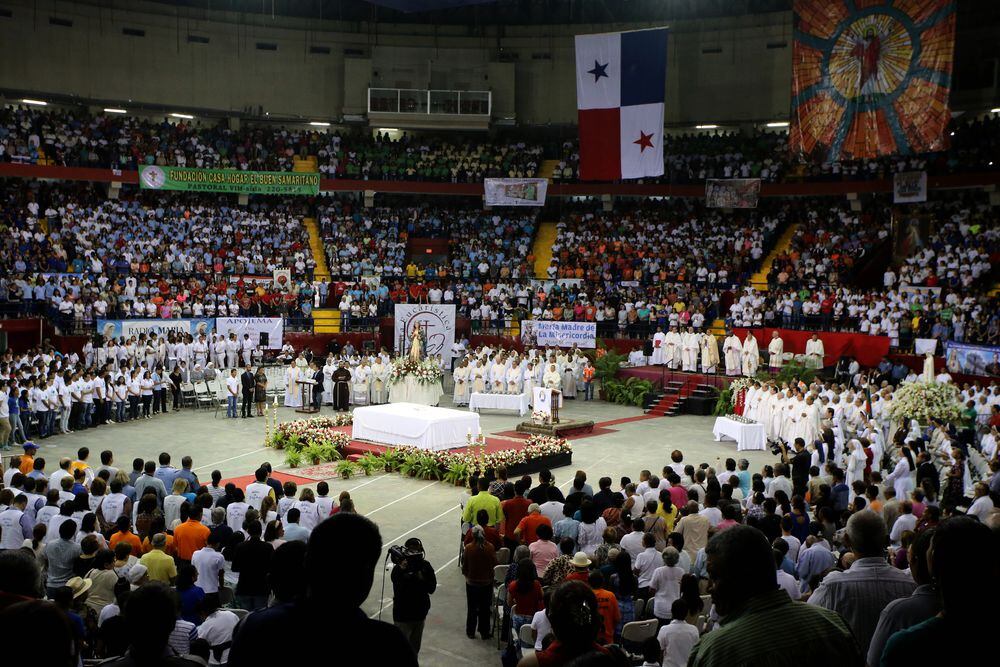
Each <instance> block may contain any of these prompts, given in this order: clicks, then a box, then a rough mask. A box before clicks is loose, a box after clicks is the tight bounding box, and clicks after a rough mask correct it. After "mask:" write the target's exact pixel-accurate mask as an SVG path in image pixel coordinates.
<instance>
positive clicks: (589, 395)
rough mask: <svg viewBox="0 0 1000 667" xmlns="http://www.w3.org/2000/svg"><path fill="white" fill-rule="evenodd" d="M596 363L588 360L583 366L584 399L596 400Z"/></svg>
mask: <svg viewBox="0 0 1000 667" xmlns="http://www.w3.org/2000/svg"><path fill="white" fill-rule="evenodd" d="M594 372H595V370H594V364H592V363H590V362H589V361H588V362H587V365H586V366H584V367H583V400H585V401H592V400H594Z"/></svg>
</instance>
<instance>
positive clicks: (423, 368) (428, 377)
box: [389, 357, 444, 384]
mask: <svg viewBox="0 0 1000 667" xmlns="http://www.w3.org/2000/svg"><path fill="white" fill-rule="evenodd" d="M443 375H444V373H442V372H441V367H440V366H439V365H438V363H437V362H436V361H434V360H433V359H424V360H422V361H414V360H413V359H410V358H407V357H399V358H397V359H395V360H394V361H393V362H392V368H391V369H390V370H389V383H390V384H397V383H399V382H402V381H403V380H404V379H406V378H407V377H412V378H414V379H415V380H416V381H417V382H418V383H420V384H435V383H437V382H440V381H441V377H442V376H443Z"/></svg>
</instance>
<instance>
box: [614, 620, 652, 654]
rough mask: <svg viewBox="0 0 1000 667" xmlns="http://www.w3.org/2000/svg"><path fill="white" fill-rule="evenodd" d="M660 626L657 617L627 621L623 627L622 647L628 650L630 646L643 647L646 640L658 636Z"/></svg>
mask: <svg viewBox="0 0 1000 667" xmlns="http://www.w3.org/2000/svg"><path fill="white" fill-rule="evenodd" d="M658 626H659V621H657V620H656V619H655V618H650V619H646V620H645V621H632V622H631V623H626V624H625V625H624V626H623V627H622V648H624V649H625V650H626V651H628V650H629V647H632V646H634V647H636V648H639V647H641V646H642V643H643V642H644V641H646V640H647V639H649V638H650V637H655V636H656V630H657V627H658Z"/></svg>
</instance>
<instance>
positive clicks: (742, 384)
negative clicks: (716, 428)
mask: <svg viewBox="0 0 1000 667" xmlns="http://www.w3.org/2000/svg"><path fill="white" fill-rule="evenodd" d="M754 381H755V380H754V378H748V377H740V378H736V379H735V380H733V381H732V382H730V383H729V387H728V389H729V407H730V409H733V408H735V407H736V400H737V399H738V398H739V395H740V392H741V391H748V390H749V389H750V387H752V386H753V383H754Z"/></svg>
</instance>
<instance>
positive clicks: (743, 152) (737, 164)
mask: <svg viewBox="0 0 1000 667" xmlns="http://www.w3.org/2000/svg"><path fill="white" fill-rule="evenodd" d="M948 138H949V139H950V142H949V144H950V145H949V147H948V149H947V150H945V151H942V152H939V153H932V154H922V155H900V156H893V157H884V158H873V159H859V160H838V161H828V160H825V159H822V157H821V159H817V160H812V159H805V158H803V157H802V156H799V155H796V154H793V153H790V152H789V150H788V136H787V134H786V133H785V132H783V131H778V130H765V131H761V132H750V133H744V132H735V131H724V130H707V131H702V132H698V133H683V134H667V135H666V136H665V142H666V143H665V144H664V152H663V157H664V164H663V167H664V175H663V176H662V177H660V178H647V179H643V180H644V181H645V182H661V183H671V184H700V183H704V182H705V180H706V179H713V178H759V179H761V180H762V181H763V182H765V183H774V182H785V183H789V182H793V183H794V182H800V181H808V182H829V181H870V180H876V179H890V178H892V175H893V174H895V173H899V172H905V171H927V172H928V173H931V174H941V175H943V174H956V173H972V172H988V171H996V170H997V169H998V168H1000V162H997V161H996V159H995V157H996V153H997V149H998V148H1000V114H997V113H990V114H989V115H986V116H984V117H980V118H975V117H972V118H960V119H955V120H954V121H952V125H951V128H950V129H949V137H948ZM579 168H580V154H579V146H578V142H577V141H576V140H567V141H564V142H563V143H562V144H561V147H560V151H559V162H558V164H557V167H556V169H555V171H554V173H553V180H556V181H561V182H573V181H576V180H577V179H578V178H579V174H580V171H579Z"/></svg>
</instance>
